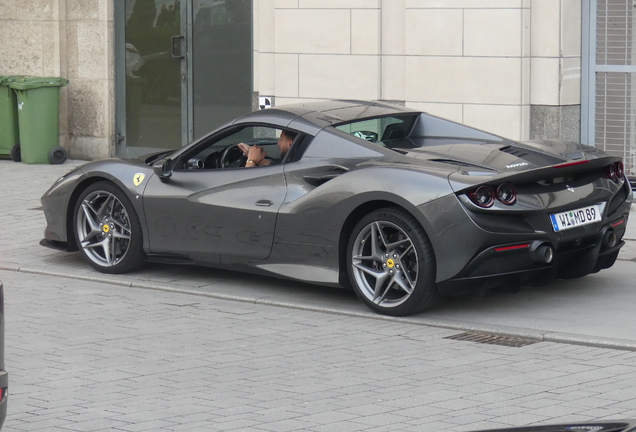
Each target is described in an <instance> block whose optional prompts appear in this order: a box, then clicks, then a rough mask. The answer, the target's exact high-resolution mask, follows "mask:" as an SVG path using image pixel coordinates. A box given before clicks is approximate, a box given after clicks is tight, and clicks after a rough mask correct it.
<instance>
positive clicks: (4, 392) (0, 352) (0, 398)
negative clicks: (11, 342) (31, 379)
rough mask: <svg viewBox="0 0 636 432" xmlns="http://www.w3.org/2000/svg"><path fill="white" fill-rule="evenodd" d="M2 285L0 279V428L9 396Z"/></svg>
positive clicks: (5, 415)
mask: <svg viewBox="0 0 636 432" xmlns="http://www.w3.org/2000/svg"><path fill="white" fill-rule="evenodd" d="M4 322H5V320H4V286H3V285H2V281H0V429H2V425H3V424H4V420H5V418H6V417H7V399H8V398H9V374H7V371H6V370H5V367H4Z"/></svg>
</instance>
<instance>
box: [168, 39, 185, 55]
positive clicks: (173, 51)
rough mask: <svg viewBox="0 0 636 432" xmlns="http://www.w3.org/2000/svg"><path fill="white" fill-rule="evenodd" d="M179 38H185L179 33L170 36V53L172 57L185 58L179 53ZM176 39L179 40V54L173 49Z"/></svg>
mask: <svg viewBox="0 0 636 432" xmlns="http://www.w3.org/2000/svg"><path fill="white" fill-rule="evenodd" d="M181 39H185V36H181V35H176V36H172V46H171V47H170V55H171V56H172V58H174V59H182V58H185V56H184V55H181ZM176 40H178V41H179V54H176V50H175V47H176V46H177V44H176V43H175V41H176Z"/></svg>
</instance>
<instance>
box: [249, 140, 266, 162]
mask: <svg viewBox="0 0 636 432" xmlns="http://www.w3.org/2000/svg"><path fill="white" fill-rule="evenodd" d="M248 147H249V146H248ZM265 156H267V153H266V152H265V150H263V147H261V146H259V145H253V146H251V147H250V148H249V151H248V152H247V158H248V159H251V160H252V161H254V163H255V164H256V165H258V164H259V163H260V162H261V161H262V160H263V159H265Z"/></svg>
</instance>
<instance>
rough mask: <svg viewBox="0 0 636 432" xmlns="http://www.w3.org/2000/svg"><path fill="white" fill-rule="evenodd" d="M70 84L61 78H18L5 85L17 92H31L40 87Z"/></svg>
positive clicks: (7, 81)
mask: <svg viewBox="0 0 636 432" xmlns="http://www.w3.org/2000/svg"><path fill="white" fill-rule="evenodd" d="M67 84H68V80H67V79H66V78H59V77H18V78H7V79H6V80H5V82H4V85H6V86H9V87H11V88H12V89H15V90H29V89H35V88H40V87H64V86H65V85H67Z"/></svg>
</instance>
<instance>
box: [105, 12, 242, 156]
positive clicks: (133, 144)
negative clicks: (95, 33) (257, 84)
mask: <svg viewBox="0 0 636 432" xmlns="http://www.w3.org/2000/svg"><path fill="white" fill-rule="evenodd" d="M252 7H253V5H252V0H123V1H121V2H120V1H117V2H115V32H116V41H115V44H116V50H115V55H116V63H117V65H118V66H117V69H116V76H117V78H116V83H117V85H116V93H117V94H116V100H117V109H116V123H117V142H118V146H117V156H119V157H136V156H139V155H143V154H148V153H152V152H156V151H161V150H164V149H165V150H169V149H177V148H179V147H181V146H184V145H186V144H187V143H189V142H191V141H192V140H193V139H196V138H199V137H201V136H203V135H205V134H207V133H208V132H210V131H212V130H214V129H215V128H217V127H218V126H220V125H222V124H224V123H226V122H227V121H229V120H231V119H233V118H235V117H237V116H240V115H243V114H247V113H248V112H250V111H252V107H253V106H254V104H253V102H252V100H253V97H252V93H253V92H252V81H253V79H252V76H253V66H252V57H253V51H252V50H253V49H252V16H253V12H252Z"/></svg>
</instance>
